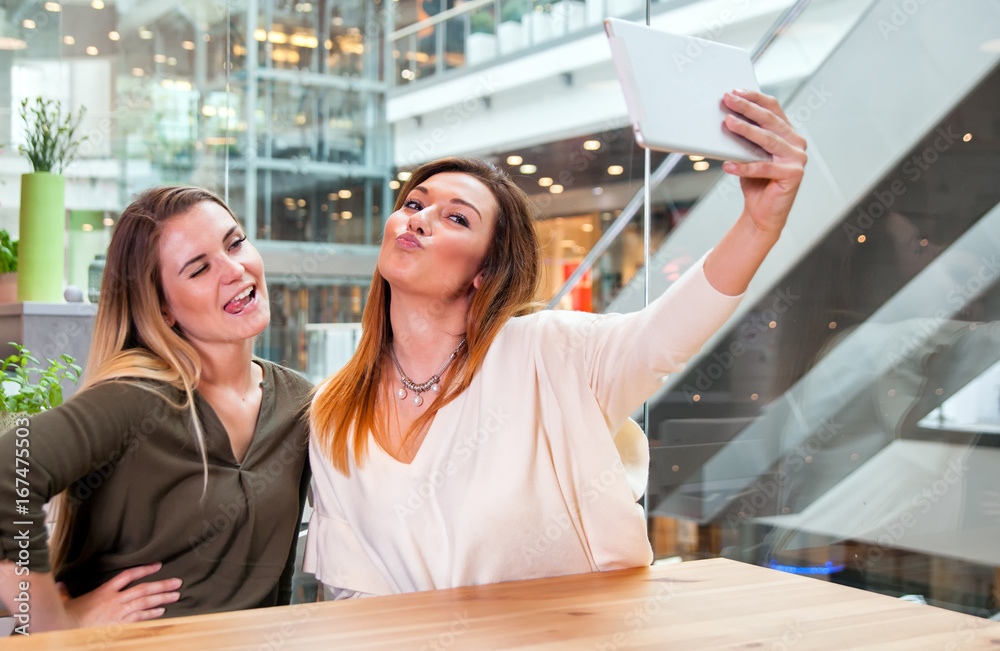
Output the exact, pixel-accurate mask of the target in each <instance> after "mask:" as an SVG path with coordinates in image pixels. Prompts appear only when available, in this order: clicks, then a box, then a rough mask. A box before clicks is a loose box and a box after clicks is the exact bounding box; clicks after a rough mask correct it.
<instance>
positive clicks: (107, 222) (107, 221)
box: [104, 217, 115, 226]
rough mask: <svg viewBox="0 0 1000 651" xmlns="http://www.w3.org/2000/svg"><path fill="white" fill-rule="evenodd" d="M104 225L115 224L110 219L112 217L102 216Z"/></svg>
mask: <svg viewBox="0 0 1000 651" xmlns="http://www.w3.org/2000/svg"><path fill="white" fill-rule="evenodd" d="M104 225H105V226H114V225H115V220H114V219H112V218H110V217H105V218H104Z"/></svg>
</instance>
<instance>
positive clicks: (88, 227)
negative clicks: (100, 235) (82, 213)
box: [80, 224, 94, 231]
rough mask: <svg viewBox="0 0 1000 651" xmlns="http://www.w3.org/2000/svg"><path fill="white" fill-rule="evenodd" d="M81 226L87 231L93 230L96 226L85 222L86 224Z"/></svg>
mask: <svg viewBox="0 0 1000 651" xmlns="http://www.w3.org/2000/svg"><path fill="white" fill-rule="evenodd" d="M80 228H82V229H83V230H85V231H92V230H94V226H93V225H92V224H84V225H82V226H80Z"/></svg>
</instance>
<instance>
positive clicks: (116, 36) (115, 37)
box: [108, 32, 122, 41]
mask: <svg viewBox="0 0 1000 651" xmlns="http://www.w3.org/2000/svg"><path fill="white" fill-rule="evenodd" d="M121 37H122V35H121V34H119V33H118V32H108V38H110V39H111V40H112V41H117V40H118V39H120V38H121Z"/></svg>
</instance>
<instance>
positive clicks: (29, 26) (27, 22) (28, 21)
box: [21, 18, 35, 29]
mask: <svg viewBox="0 0 1000 651" xmlns="http://www.w3.org/2000/svg"><path fill="white" fill-rule="evenodd" d="M21 25H23V26H24V28H25V29H35V21H33V20H32V19H30V18H25V19H24V20H23V21H21Z"/></svg>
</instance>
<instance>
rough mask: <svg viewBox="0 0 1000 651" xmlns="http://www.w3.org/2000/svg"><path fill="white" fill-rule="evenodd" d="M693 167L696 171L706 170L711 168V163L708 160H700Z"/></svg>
mask: <svg viewBox="0 0 1000 651" xmlns="http://www.w3.org/2000/svg"><path fill="white" fill-rule="evenodd" d="M691 167H693V168H694V169H695V171H696V172H704V171H705V170H707V169H708V168H709V163H708V161H707V160H700V161H698V162H697V163H695V164H694V165H692V166H691Z"/></svg>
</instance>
